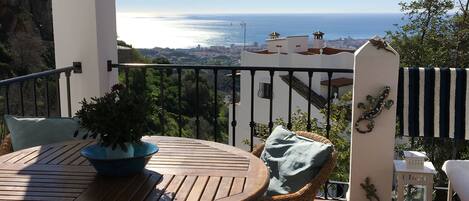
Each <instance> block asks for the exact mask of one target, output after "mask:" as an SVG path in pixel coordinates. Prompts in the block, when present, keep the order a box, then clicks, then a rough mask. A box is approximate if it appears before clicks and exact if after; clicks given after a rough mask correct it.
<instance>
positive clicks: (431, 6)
mask: <svg viewBox="0 0 469 201" xmlns="http://www.w3.org/2000/svg"><path fill="white" fill-rule="evenodd" d="M400 5H401V10H402V12H404V14H405V17H404V18H403V22H404V24H403V25H401V26H398V29H397V31H395V32H388V33H387V37H388V40H390V42H391V45H392V46H393V47H394V48H395V49H396V50H397V51H398V52H399V53H400V56H401V66H404V67H408V66H415V67H427V66H428V67H466V68H467V67H469V13H468V10H469V9H468V7H469V1H468V0H412V1H410V2H407V3H400ZM398 141H400V142H401V143H400V144H398V145H396V151H397V152H398V153H401V151H403V150H420V151H425V152H426V153H427V155H428V156H429V158H430V160H431V161H432V162H433V164H434V165H435V167H436V168H437V170H438V172H439V174H438V175H437V176H436V177H435V186H446V185H447V178H446V175H445V173H444V172H443V171H442V170H441V167H442V165H443V163H444V162H445V161H446V160H450V159H453V158H459V159H469V143H468V142H467V141H460V142H455V141H454V140H453V139H441V138H429V139H425V138H415V139H410V138H405V137H404V138H403V139H401V140H398ZM405 142H408V143H405ZM412 192H413V191H412ZM436 192H437V193H436V195H435V198H434V200H444V199H445V196H446V194H445V193H444V192H443V191H436Z"/></svg>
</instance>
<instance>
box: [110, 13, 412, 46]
mask: <svg viewBox="0 0 469 201" xmlns="http://www.w3.org/2000/svg"><path fill="white" fill-rule="evenodd" d="M403 20H404V19H403V18H402V14H397V13H396V14H226V15H221V14H213V15H211V14H194V15H165V16H160V15H156V14H139V13H118V14H117V34H118V39H119V40H124V41H125V42H127V43H129V44H131V45H133V47H135V48H154V47H162V48H193V47H197V46H198V45H200V46H202V47H208V46H231V45H232V44H234V45H242V44H243V43H244V41H246V43H247V44H248V45H249V44H254V43H258V44H263V43H264V42H265V39H266V38H267V37H268V34H270V33H271V32H274V31H275V32H278V33H280V34H281V35H282V36H293V35H309V36H311V35H312V33H313V32H316V31H322V32H324V33H325V36H324V38H325V39H326V40H335V39H340V38H349V37H350V38H353V39H367V38H371V37H373V36H385V35H386V31H395V30H396V29H397V27H396V25H399V24H402V23H403ZM245 33H246V34H245Z"/></svg>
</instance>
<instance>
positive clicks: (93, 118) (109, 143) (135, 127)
mask: <svg viewBox="0 0 469 201" xmlns="http://www.w3.org/2000/svg"><path fill="white" fill-rule="evenodd" d="M81 104H82V108H81V109H80V110H79V111H78V112H77V113H76V116H77V117H78V118H79V119H80V124H81V127H82V128H84V129H87V130H88V131H89V132H88V134H86V135H84V136H83V138H84V139H86V138H88V137H92V138H95V139H97V140H98V144H99V145H100V146H102V147H104V148H105V150H106V155H107V158H109V159H113V158H129V157H132V156H133V154H134V149H133V146H134V145H135V144H139V143H141V138H142V137H143V135H144V134H145V132H146V131H147V129H146V128H147V123H148V121H149V117H150V115H151V113H152V112H153V108H152V107H151V105H150V104H149V100H148V98H147V97H146V96H144V95H141V94H135V93H134V92H132V91H131V90H128V89H126V87H125V86H124V85H121V84H117V85H114V86H113V87H112V89H111V92H109V93H106V94H105V95H104V96H103V97H99V98H97V97H94V98H91V101H87V100H86V99H84V100H83V101H82V102H81ZM75 137H76V136H75Z"/></svg>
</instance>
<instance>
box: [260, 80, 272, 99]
mask: <svg viewBox="0 0 469 201" xmlns="http://www.w3.org/2000/svg"><path fill="white" fill-rule="evenodd" d="M271 87H272V85H271V84H270V83H263V82H261V83H259V92H258V93H257V95H258V96H259V97H260V98H266V99H270V98H271V97H272V93H271Z"/></svg>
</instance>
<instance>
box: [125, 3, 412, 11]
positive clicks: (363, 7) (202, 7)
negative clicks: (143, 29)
mask: <svg viewBox="0 0 469 201" xmlns="http://www.w3.org/2000/svg"><path fill="white" fill-rule="evenodd" d="M401 1H403V0H354V1H352V0H117V12H120V13H135V12H145V13H160V14H168V13H169V14H171V13H174V14H187V13H205V14H210V13H214V14H216V13H398V12H399V11H400V8H399V5H398V3H399V2H401Z"/></svg>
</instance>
